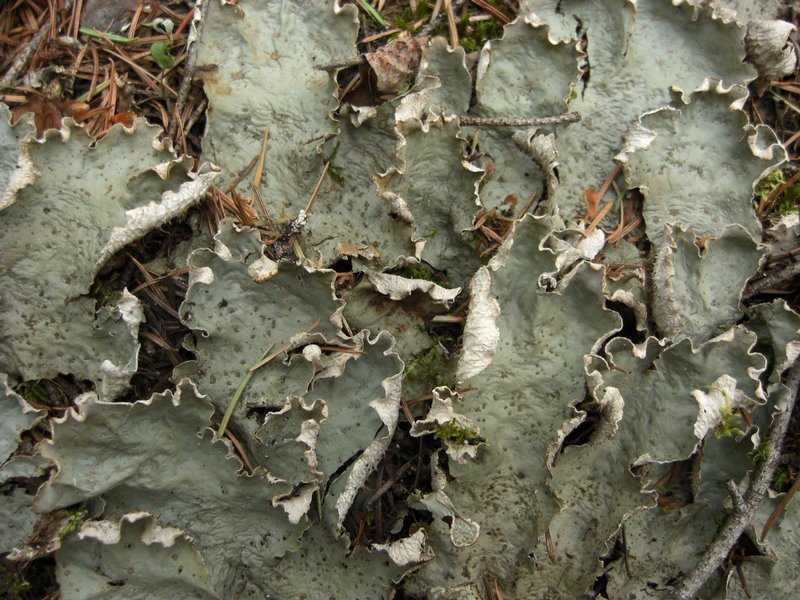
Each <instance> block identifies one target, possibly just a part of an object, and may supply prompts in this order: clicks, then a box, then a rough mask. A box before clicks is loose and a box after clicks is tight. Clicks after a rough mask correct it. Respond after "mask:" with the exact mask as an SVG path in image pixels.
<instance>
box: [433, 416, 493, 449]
mask: <svg viewBox="0 0 800 600" xmlns="http://www.w3.org/2000/svg"><path fill="white" fill-rule="evenodd" d="M436 436H437V437H438V438H439V439H441V440H443V441H445V442H450V443H451V444H456V445H458V446H475V445H477V444H478V443H480V442H482V441H483V438H481V437H480V436H479V435H478V432H477V431H473V430H472V429H469V428H467V427H462V426H461V425H458V424H457V423H454V422H453V421H450V422H448V423H444V424H441V425H436Z"/></svg>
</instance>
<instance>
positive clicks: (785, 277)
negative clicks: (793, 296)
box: [742, 262, 800, 301]
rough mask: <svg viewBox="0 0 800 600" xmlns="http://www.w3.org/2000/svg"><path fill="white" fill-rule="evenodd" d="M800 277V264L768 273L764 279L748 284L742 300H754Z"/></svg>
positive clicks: (793, 264)
mask: <svg viewBox="0 0 800 600" xmlns="http://www.w3.org/2000/svg"><path fill="white" fill-rule="evenodd" d="M798 275H800V262H796V263H791V264H790V265H789V266H788V267H786V268H785V269H775V270H772V271H770V272H769V273H767V274H766V275H765V276H764V278H763V279H759V280H758V281H756V282H755V283H752V284H748V286H747V287H746V288H745V291H744V292H742V300H743V301H748V300H752V299H753V298H755V297H756V296H758V295H759V294H760V293H762V292H764V291H766V290H768V289H770V288H774V287H780V286H782V285H785V284H786V283H788V282H790V281H791V280H792V279H794V278H795V277H797V276H798Z"/></svg>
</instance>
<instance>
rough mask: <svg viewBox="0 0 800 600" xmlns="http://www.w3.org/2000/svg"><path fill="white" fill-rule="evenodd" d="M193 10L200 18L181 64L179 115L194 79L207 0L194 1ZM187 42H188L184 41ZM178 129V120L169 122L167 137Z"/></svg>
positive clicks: (177, 110) (173, 135) (177, 105)
mask: <svg viewBox="0 0 800 600" xmlns="http://www.w3.org/2000/svg"><path fill="white" fill-rule="evenodd" d="M194 10H195V12H197V11H199V12H200V19H199V20H198V21H197V25H196V26H195V31H196V32H197V34H196V35H197V37H195V39H194V42H193V43H191V45H190V46H189V52H188V55H187V57H186V63H185V64H184V66H183V79H182V80H181V85H180V87H179V88H178V97H177V99H176V100H175V113H176V114H177V115H180V114H181V113H182V112H183V107H184V105H185V104H186V98H187V97H188V96H189V90H190V89H191V87H192V80H193V79H194V68H195V64H196V63H197V53H198V52H199V50H200V43H199V42H200V38H201V37H202V35H203V26H204V25H205V23H206V16H207V15H206V11H207V10H208V0H197V1H196V2H195V8H194ZM186 43H187V44H189V42H188V41H187V42H186ZM177 131H178V122H177V118H176V120H173V121H171V122H170V124H169V130H168V131H167V137H169V138H170V139H173V138H174V137H175V133H176V132H177Z"/></svg>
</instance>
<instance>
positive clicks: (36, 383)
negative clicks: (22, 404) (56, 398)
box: [16, 379, 50, 406]
mask: <svg viewBox="0 0 800 600" xmlns="http://www.w3.org/2000/svg"><path fill="white" fill-rule="evenodd" d="M16 391H17V393H18V394H19V395H20V396H22V397H23V398H24V399H25V401H26V402H28V403H29V404H44V405H46V406H49V405H50V396H49V394H48V393H47V388H46V387H45V386H44V384H43V383H42V380H41V379H36V380H33V381H25V382H23V383H21V384H20V385H19V386H18V387H17V390H16Z"/></svg>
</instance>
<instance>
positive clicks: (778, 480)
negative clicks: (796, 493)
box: [772, 467, 792, 493]
mask: <svg viewBox="0 0 800 600" xmlns="http://www.w3.org/2000/svg"><path fill="white" fill-rule="evenodd" d="M791 485H792V478H791V476H790V475H789V471H788V470H787V469H786V468H784V467H779V468H778V469H776V470H775V475H773V476H772V489H773V490H775V491H776V492H778V493H780V492H785V491H786V490H788V489H789V488H790V487H791Z"/></svg>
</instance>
